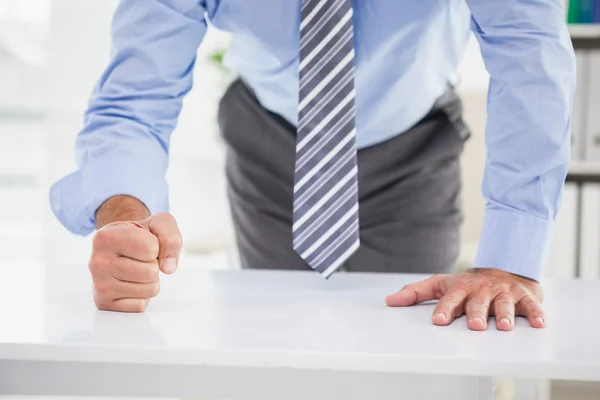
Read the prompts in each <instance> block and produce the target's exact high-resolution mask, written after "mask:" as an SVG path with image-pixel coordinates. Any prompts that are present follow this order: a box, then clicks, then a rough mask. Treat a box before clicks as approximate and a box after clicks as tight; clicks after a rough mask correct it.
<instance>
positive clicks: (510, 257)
mask: <svg viewBox="0 0 600 400" xmlns="http://www.w3.org/2000/svg"><path fill="white" fill-rule="evenodd" d="M554 225H555V223H554V220H546V219H542V218H539V217H536V216H533V215H530V214H525V213H520V212H516V211H508V210H499V209H491V208H488V209H487V210H486V213H485V217H484V221H483V229H482V232H481V239H480V242H479V251H478V253H477V257H476V259H475V264H474V267H475V268H495V269H499V270H503V271H506V272H510V273H512V274H515V275H520V276H524V277H526V278H530V279H534V280H536V281H539V280H540V279H541V277H542V273H543V270H544V267H545V265H546V263H547V261H548V255H549V253H550V245H551V241H552V235H553V233H554Z"/></svg>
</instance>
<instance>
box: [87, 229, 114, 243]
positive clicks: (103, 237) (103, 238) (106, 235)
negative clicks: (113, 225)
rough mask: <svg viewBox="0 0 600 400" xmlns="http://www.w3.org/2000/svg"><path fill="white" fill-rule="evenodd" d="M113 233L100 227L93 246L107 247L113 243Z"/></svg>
mask: <svg viewBox="0 0 600 400" xmlns="http://www.w3.org/2000/svg"><path fill="white" fill-rule="evenodd" d="M112 236H113V235H112V234H111V232H110V231H109V230H107V229H100V230H98V231H97V232H96V233H95V234H94V238H93V240H92V245H93V247H105V246H109V245H110V244H111V243H112Z"/></svg>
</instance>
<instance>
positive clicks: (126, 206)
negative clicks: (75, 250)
mask: <svg viewBox="0 0 600 400" xmlns="http://www.w3.org/2000/svg"><path fill="white" fill-rule="evenodd" d="M149 216H150V211H148V208H146V206H145V205H144V203H142V202H141V201H139V200H138V199H136V198H135V197H131V196H114V197H111V198H110V199H108V200H106V201H105V202H104V203H102V205H101V206H100V207H98V210H96V217H95V220H96V229H100V228H102V227H103V226H104V225H107V224H110V223H112V222H116V221H140V220H143V219H146V218H148V217H149Z"/></svg>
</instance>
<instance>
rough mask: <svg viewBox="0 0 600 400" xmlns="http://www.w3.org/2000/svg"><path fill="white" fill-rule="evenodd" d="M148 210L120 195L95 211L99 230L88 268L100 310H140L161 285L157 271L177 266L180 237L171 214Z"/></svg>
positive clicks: (142, 309) (172, 268)
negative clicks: (150, 215) (151, 212)
mask: <svg viewBox="0 0 600 400" xmlns="http://www.w3.org/2000/svg"><path fill="white" fill-rule="evenodd" d="M115 202H116V203H118V206H113V203H115ZM111 210H118V211H117V212H112V211H111ZM147 215H148V210H147V209H146V208H145V206H144V205H143V204H142V203H141V202H139V201H137V200H135V199H132V198H126V197H122V196H118V197H116V198H112V199H109V200H108V201H107V202H106V203H105V204H104V205H103V206H101V207H100V209H99V210H98V213H97V215H96V222H97V224H98V225H99V228H100V229H99V230H98V231H97V232H96V235H95V236H94V241H93V250H92V256H91V258H90V262H89V268H90V271H91V273H92V279H93V282H94V300H95V302H96V306H97V307H98V308H99V309H100V310H107V311H121V312H142V311H144V310H145V309H146V307H147V306H148V302H149V301H150V299H151V298H152V297H155V296H157V295H158V292H159V290H160V281H159V271H162V272H164V273H165V274H172V273H173V272H175V270H176V269H177V262H178V259H179V254H180V252H181V247H182V240H181V234H180V232H179V228H178V227H177V223H176V222H175V219H174V218H173V217H172V216H171V215H170V214H156V215H153V216H152V217H147Z"/></svg>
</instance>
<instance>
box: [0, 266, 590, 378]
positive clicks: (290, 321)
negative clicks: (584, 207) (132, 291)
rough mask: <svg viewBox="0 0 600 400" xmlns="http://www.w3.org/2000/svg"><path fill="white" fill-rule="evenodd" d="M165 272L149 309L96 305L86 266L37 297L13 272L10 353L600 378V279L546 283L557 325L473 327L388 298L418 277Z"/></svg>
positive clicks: (1, 356) (5, 341)
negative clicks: (123, 310)
mask: <svg viewBox="0 0 600 400" xmlns="http://www.w3.org/2000/svg"><path fill="white" fill-rule="evenodd" d="M0 267H2V268H4V267H5V265H0ZM17 267H18V266H11V268H13V271H15V270H16V268H17ZM3 271H6V269H3ZM163 278H164V279H163V280H162V293H161V295H160V296H159V297H158V298H157V299H155V300H154V301H153V302H152V303H151V305H150V307H149V309H148V310H147V312H146V313H144V314H118V313H108V312H100V311H97V310H95V308H94V305H93V303H92V299H91V289H90V280H89V277H88V276H87V271H85V267H82V268H81V271H79V272H78V273H66V272H65V274H64V276H63V277H62V278H61V277H60V276H57V275H56V274H54V275H53V276H52V277H47V280H45V281H44V282H45V283H44V287H45V288H46V289H45V294H44V295H42V296H41V297H40V298H38V299H37V300H31V301H29V300H26V299H29V298H31V297H30V296H27V294H26V293H23V292H21V290H22V287H20V286H19V285H20V283H19V282H14V280H10V279H3V283H2V282H0V289H2V290H0V316H1V320H0V327H1V328H0V362H2V360H31V361H40V360H42V361H43V360H53V361H76V362H78V361H81V362H106V363H136V364H140V363H141V364H160V365H178V366H181V365H207V366H211V365H214V366H236V367H262V366H264V367H292V368H301V369H333V370H340V371H382V372H403V373H407V372H410V373H413V372H414V373H432V374H433V373H434V374H452V375H476V376H514V375H518V376H526V377H546V378H562V379H579V380H588V379H589V380H599V379H600V346H598V338H600V318H599V317H598V316H599V312H598V305H600V282H586V281H565V282H555V283H547V284H546V286H545V287H546V306H547V310H548V314H549V317H548V320H549V323H548V328H547V329H544V330H535V329H532V328H529V327H528V326H527V324H526V321H524V320H522V319H519V320H518V321H517V326H516V330H515V331H513V332H499V331H496V330H495V328H491V329H490V330H489V331H487V332H471V331H469V330H468V329H467V328H466V324H465V321H464V317H463V318H461V319H460V320H459V321H458V323H454V324H453V325H451V326H449V327H435V326H433V325H431V323H430V320H431V319H430V318H431V313H432V311H433V305H432V304H428V305H421V306H416V307H411V308H386V307H385V306H384V304H383V299H384V296H385V295H386V294H388V293H390V292H392V291H394V290H396V289H399V288H400V287H402V286H403V285H404V284H406V283H409V282H411V281H414V280H416V279H418V278H419V277H418V276H406V275H383V274H376V275H369V274H337V275H335V276H334V277H332V279H330V280H329V281H324V280H323V279H322V278H321V277H320V276H318V275H317V274H314V273H310V272H307V273H303V272H266V271H242V272H240V271H202V270H195V269H187V270H186V269H185V268H182V269H181V270H180V271H178V273H176V274H175V275H173V276H169V277H163ZM10 288H12V289H10ZM7 289H8V290H7ZM23 289H24V288H23ZM559 300H560V302H559Z"/></svg>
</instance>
